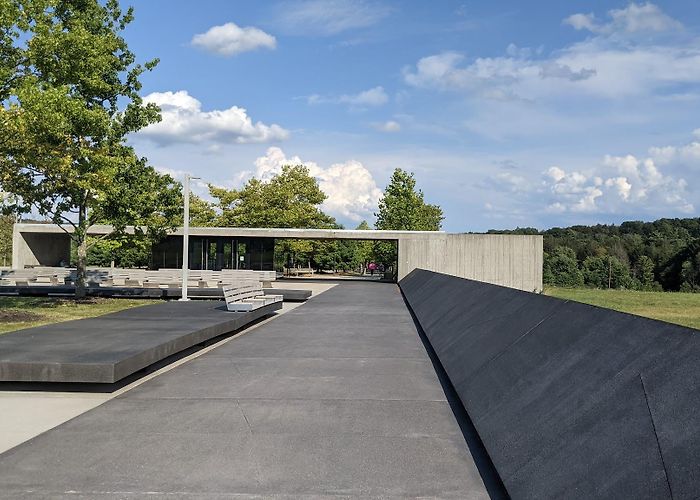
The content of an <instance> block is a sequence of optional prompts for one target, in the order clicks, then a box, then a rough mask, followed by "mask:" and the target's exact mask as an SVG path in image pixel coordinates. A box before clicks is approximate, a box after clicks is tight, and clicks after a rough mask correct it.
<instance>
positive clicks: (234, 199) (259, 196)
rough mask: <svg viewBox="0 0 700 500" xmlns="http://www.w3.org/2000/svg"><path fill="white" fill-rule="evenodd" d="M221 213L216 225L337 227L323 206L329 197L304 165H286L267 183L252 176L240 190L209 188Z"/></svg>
mask: <svg viewBox="0 0 700 500" xmlns="http://www.w3.org/2000/svg"><path fill="white" fill-rule="evenodd" d="M209 193H210V194H211V196H212V197H213V198H214V199H215V202H214V206H215V207H216V208H218V211H219V216H218V218H217V219H216V223H215V225H218V226H228V227H283V228H308V229H323V228H335V227H338V225H337V223H336V221H335V219H334V218H333V217H331V216H329V215H327V214H325V213H323V211H322V210H321V208H320V205H321V203H323V202H324V200H325V199H326V194H325V193H324V192H323V191H321V189H320V188H319V186H318V182H316V179H314V178H313V177H312V176H311V175H310V174H309V169H308V168H307V167H305V166H304V165H287V166H284V167H282V171H281V172H280V173H279V174H277V175H275V176H274V177H272V179H270V180H269V181H268V182H264V181H261V180H259V179H255V178H253V179H250V180H249V181H248V182H247V183H246V184H245V186H243V188H241V189H230V190H229V189H225V188H220V187H216V186H210V187H209Z"/></svg>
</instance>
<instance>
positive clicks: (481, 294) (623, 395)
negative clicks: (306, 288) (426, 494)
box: [400, 269, 700, 499]
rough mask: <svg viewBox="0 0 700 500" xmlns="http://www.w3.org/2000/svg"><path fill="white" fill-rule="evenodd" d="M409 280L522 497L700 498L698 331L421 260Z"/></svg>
mask: <svg viewBox="0 0 700 500" xmlns="http://www.w3.org/2000/svg"><path fill="white" fill-rule="evenodd" d="M400 287H401V290H402V291H403V294H404V296H405V298H406V301H407V302H408V304H409V306H410V307H411V309H412V310H413V312H414V314H415V316H416V319H417V321H418V322H419V323H420V325H421V327H422V328H423V330H424V331H425V334H426V336H427V337H428V339H429V340H430V343H431V345H432V347H433V348H434V350H435V352H436V353H437V356H438V357H439V359H440V361H441V363H442V365H443V366H444V368H445V371H446V372H447V374H448V376H449V377H450V380H451V382H452V384H453V385H454V387H455V389H456V391H457V393H458V394H459V396H460V398H461V400H462V403H463V404H464V407H465V408H466V410H467V413H468V414H469V416H470V417H471V419H472V421H473V422H474V425H475V427H476V430H477V432H478V433H479V435H480V437H481V439H482V441H483V443H484V445H485V446H486V449H487V451H488V453H489V454H490V456H491V459H492V460H493V462H494V464H495V466H496V469H497V470H498V473H499V474H500V476H501V479H502V480H503V483H504V484H505V486H506V488H507V490H508V492H509V494H510V495H511V496H512V497H513V498H533V499H544V498H566V499H571V498H586V499H588V498H616V499H617V498H654V499H657V498H676V499H680V498H698V496H699V495H700V339H698V333H699V331H698V330H693V329H689V328H683V327H680V326H675V325H671V324H668V323H664V322H660V321H654V320H649V319H645V318H640V317H637V316H632V315H629V314H623V313H618V312H615V311H611V310H608V309H601V308H597V307H593V306H588V305H585V304H580V303H576V302H569V301H564V300H559V299H555V298H551V297H546V296H544V295H537V294H533V293H527V292H521V291H517V290H513V289H510V288H504V287H500V286H496V285H490V284H486V283H481V282H476V281H471V280H466V279H462V278H456V277H453V276H447V275H443V274H439V273H434V272H430V271H424V270H418V269H417V270H415V271H413V272H412V273H411V274H409V275H408V276H406V277H405V278H404V279H403V280H401V282H400ZM698 300H700V296H698Z"/></svg>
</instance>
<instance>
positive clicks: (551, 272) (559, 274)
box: [543, 246, 583, 288]
mask: <svg viewBox="0 0 700 500" xmlns="http://www.w3.org/2000/svg"><path fill="white" fill-rule="evenodd" d="M543 281H544V282H545V283H547V284H549V285H555V286H564V287H568V288H574V287H578V286H581V285H583V273H582V272H581V270H580V269H579V268H578V261H577V260H576V253H575V252H574V251H573V250H572V249H571V248H569V247H565V246H561V247H557V248H556V249H555V251H554V253H553V254H548V253H545V255H544V270H543Z"/></svg>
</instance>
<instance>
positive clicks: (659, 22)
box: [564, 2, 683, 34]
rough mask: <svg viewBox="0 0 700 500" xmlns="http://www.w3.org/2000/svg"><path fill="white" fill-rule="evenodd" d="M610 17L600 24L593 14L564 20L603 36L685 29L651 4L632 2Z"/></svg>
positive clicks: (573, 25)
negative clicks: (606, 21)
mask: <svg viewBox="0 0 700 500" xmlns="http://www.w3.org/2000/svg"><path fill="white" fill-rule="evenodd" d="M608 17H609V18H610V22H608V23H600V22H598V21H597V20H596V18H595V16H594V15H593V14H573V15H571V16H569V17H567V18H566V19H564V23H565V24H569V25H571V26H572V27H574V29H577V30H588V31H590V32H592V33H602V34H610V33H645V32H664V31H670V30H675V29H680V28H682V27H683V25H682V24H681V23H680V22H679V21H677V20H675V19H673V18H672V17H670V16H668V15H667V14H665V13H664V12H663V11H662V10H661V9H660V8H659V7H658V6H656V5H654V4H652V3H650V2H647V3H643V4H641V3H640V4H637V3H634V2H632V3H630V4H629V5H628V6H627V7H625V8H624V9H613V10H610V11H608Z"/></svg>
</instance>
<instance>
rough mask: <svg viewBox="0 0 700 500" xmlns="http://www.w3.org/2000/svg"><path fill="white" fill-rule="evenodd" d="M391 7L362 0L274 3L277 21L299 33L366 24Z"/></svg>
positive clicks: (333, 31)
mask: <svg viewBox="0 0 700 500" xmlns="http://www.w3.org/2000/svg"><path fill="white" fill-rule="evenodd" d="M390 12H391V9H390V8H388V7H386V6H384V5H382V4H380V3H378V2H370V1H366V0H301V1H297V2H284V3H282V4H281V5H280V6H279V7H278V16H277V24H278V25H279V26H280V27H281V28H282V29H284V30H285V31H287V32H289V33H293V34H300V35H336V34H338V33H342V32H344V31H348V30H353V29H358V28H366V27H368V26H371V25H373V24H375V23H377V22H378V21H379V20H381V19H382V18H384V17H386V16H387V15H388V14H389V13H390Z"/></svg>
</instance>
